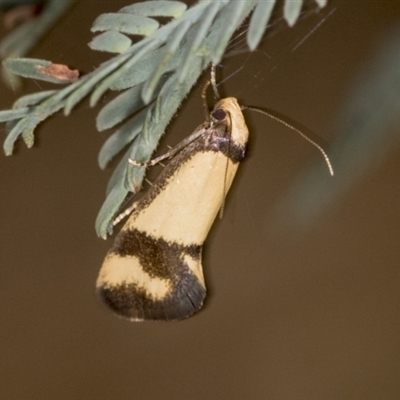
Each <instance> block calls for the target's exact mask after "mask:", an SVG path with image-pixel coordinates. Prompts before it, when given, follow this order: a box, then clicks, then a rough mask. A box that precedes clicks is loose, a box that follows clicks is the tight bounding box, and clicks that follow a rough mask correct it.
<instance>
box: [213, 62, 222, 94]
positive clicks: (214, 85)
mask: <svg viewBox="0 0 400 400" xmlns="http://www.w3.org/2000/svg"><path fill="white" fill-rule="evenodd" d="M216 76H217V66H216V65H215V64H214V63H212V64H211V86H212V88H213V92H214V97H215V99H216V100H220V98H221V95H220V94H219V92H218V86H217V77H216Z"/></svg>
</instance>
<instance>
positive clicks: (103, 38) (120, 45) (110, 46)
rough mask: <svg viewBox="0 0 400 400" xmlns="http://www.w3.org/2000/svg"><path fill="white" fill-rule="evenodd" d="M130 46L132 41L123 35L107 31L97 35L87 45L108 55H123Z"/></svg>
mask: <svg viewBox="0 0 400 400" xmlns="http://www.w3.org/2000/svg"><path fill="white" fill-rule="evenodd" d="M131 44H132V40H131V39H129V38H128V36H126V35H124V34H123V33H119V32H117V31H107V32H104V33H101V34H100V35H97V36H96V37H94V38H93V40H92V41H91V42H90V43H89V47H90V48H91V49H93V50H98V51H107V52H109V53H120V54H121V53H125V51H127V50H128V49H129V47H130V46H131Z"/></svg>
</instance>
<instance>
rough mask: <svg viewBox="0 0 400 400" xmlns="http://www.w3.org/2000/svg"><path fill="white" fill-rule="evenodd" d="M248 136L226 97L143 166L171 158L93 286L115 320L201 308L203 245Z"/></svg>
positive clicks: (173, 315)
mask: <svg viewBox="0 0 400 400" xmlns="http://www.w3.org/2000/svg"><path fill="white" fill-rule="evenodd" d="M205 89H206V88H205ZM205 89H204V90H203V97H204V98H205ZM258 111H260V110H258ZM275 119H276V118H275ZM285 124H286V123H285ZM286 125H287V124H286ZM292 129H294V130H296V129H295V128H292ZM300 133H301V132H300ZM301 134H302V133H301ZM302 135H303V134H302ZM248 137H249V131H248V129H247V126H246V122H245V120H244V117H243V113H242V108H241V107H240V105H239V104H238V101H237V100H236V99H235V98H234V97H228V98H225V99H222V100H219V101H218V102H217V103H216V105H215V106H214V108H213V110H212V111H211V113H209V115H208V116H207V118H206V120H205V122H204V123H202V124H201V125H200V126H198V127H197V128H196V129H195V131H194V132H193V133H192V134H191V135H190V136H189V137H188V138H187V139H185V140H183V141H182V142H181V143H180V144H178V145H177V146H176V147H175V148H173V149H172V150H171V151H170V152H168V153H167V154H166V155H164V156H161V157H158V158H156V159H155V160H153V161H151V162H150V163H148V164H147V165H154V164H155V163H157V162H159V161H161V160H162V159H164V158H171V160H170V162H169V163H168V164H167V166H166V167H165V168H164V169H163V171H162V172H161V173H160V175H159V176H158V177H157V179H156V180H155V182H154V183H153V185H152V186H151V187H150V189H149V190H148V192H147V193H146V194H145V195H144V196H143V197H142V198H140V199H139V200H138V201H137V202H136V203H134V210H133V212H132V214H131V215H130V217H129V219H128V220H127V221H126V223H125V225H124V226H123V228H122V229H121V231H120V232H119V234H118V235H117V237H116V239H115V242H114V244H113V246H112V247H111V249H110V250H109V252H108V254H107V256H106V258H105V260H104V263H103V265H102V268H101V270H100V273H99V277H98V279H97V284H96V286H97V292H98V294H99V296H100V298H101V299H102V300H103V301H104V303H105V304H106V305H108V306H109V307H110V308H111V309H112V310H113V311H114V312H116V313H117V314H118V315H120V316H122V317H126V318H128V319H130V320H131V321H143V320H167V321H169V320H181V319H184V318H187V317H189V316H191V315H192V314H194V313H195V312H197V311H199V310H200V309H201V307H202V305H203V302H204V299H205V297H206V285H205V281H204V276H203V268H202V262H201V255H202V248H203V243H204V241H205V239H206V238H207V235H208V232H209V231H210V228H211V226H212V224H213V222H214V220H215V218H216V216H217V215H218V213H219V212H220V210H221V207H222V206H223V204H224V201H225V198H226V195H227V192H228V190H229V188H230V186H231V184H232V181H233V179H234V177H235V174H236V171H237V169H238V166H239V163H240V162H241V161H242V160H243V159H244V157H245V154H246V145H247V141H248ZM306 138H307V137H306ZM307 139H308V138H307ZM308 140H309V139H308ZM310 141H311V140H310ZM311 142H312V141H311ZM312 143H313V144H315V143H314V142H312ZM315 145H316V146H317V147H318V148H319V146H318V145H317V144H315ZM320 150H321V151H322V152H323V150H322V149H321V148H320ZM323 154H324V156H325V158H327V156H326V155H325V153H324V152H323ZM130 162H131V163H132V164H135V165H140V164H139V163H137V162H135V161H134V160H130ZM328 165H329V166H330V164H329V163H328Z"/></svg>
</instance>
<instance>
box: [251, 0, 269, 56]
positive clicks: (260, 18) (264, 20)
mask: <svg viewBox="0 0 400 400" xmlns="http://www.w3.org/2000/svg"><path fill="white" fill-rule="evenodd" d="M274 5H275V0H269V1H260V2H259V3H258V4H257V6H256V8H255V10H254V11H253V15H252V16H251V21H250V27H249V31H248V32H247V44H248V45H249V48H250V50H251V51H253V50H254V49H255V48H256V47H257V46H258V44H259V43H260V40H261V38H262V35H263V34H264V32H265V29H266V28H267V24H268V21H269V19H270V17H271V13H272V10H273V8H274Z"/></svg>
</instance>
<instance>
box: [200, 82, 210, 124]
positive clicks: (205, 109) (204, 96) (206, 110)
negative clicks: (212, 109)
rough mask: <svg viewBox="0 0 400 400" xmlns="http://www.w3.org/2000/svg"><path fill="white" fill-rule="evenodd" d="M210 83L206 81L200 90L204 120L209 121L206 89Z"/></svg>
mask: <svg viewBox="0 0 400 400" xmlns="http://www.w3.org/2000/svg"><path fill="white" fill-rule="evenodd" d="M210 83H211V82H210V81H207V82H206V83H205V85H204V86H203V90H202V91H201V99H202V102H203V115H204V119H205V121H206V122H210V113H209V111H208V105H207V89H208V86H210Z"/></svg>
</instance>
